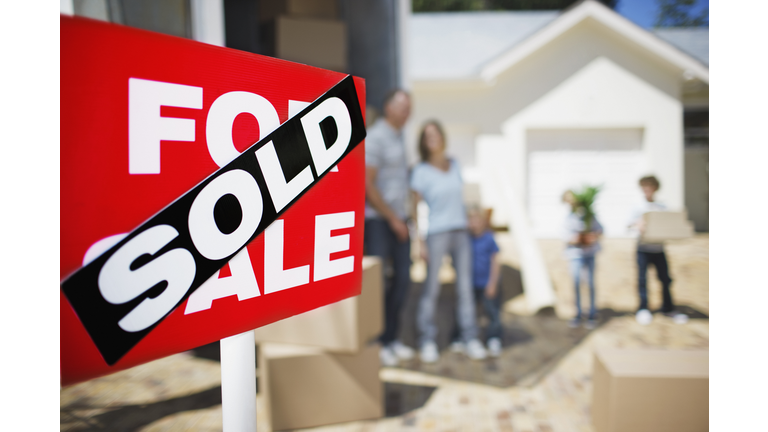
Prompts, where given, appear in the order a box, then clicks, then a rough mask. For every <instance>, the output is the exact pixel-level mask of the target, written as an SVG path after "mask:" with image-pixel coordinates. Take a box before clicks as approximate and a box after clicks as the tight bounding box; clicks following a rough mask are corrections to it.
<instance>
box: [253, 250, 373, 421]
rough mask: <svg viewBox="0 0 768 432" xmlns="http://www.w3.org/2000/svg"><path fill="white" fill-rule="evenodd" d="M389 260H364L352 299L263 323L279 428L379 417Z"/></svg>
mask: <svg viewBox="0 0 768 432" xmlns="http://www.w3.org/2000/svg"><path fill="white" fill-rule="evenodd" d="M382 296H383V293H382V266H381V261H380V260H379V259H378V258H374V257H364V258H363V288H362V292H361V294H360V295H359V296H357V297H352V298H348V299H346V300H342V301H340V302H337V303H333V304H330V305H328V306H324V307H321V308H318V309H315V310H312V311H309V312H306V313H304V314H301V315H297V316H294V317H291V318H288V319H285V320H282V321H278V322H276V323H273V324H270V325H268V326H264V327H261V328H258V329H256V331H255V333H256V342H257V343H258V344H259V350H258V352H259V358H258V366H259V394H260V397H261V398H263V400H264V406H265V408H266V412H264V413H259V416H264V415H266V416H267V417H268V422H269V423H270V424H271V428H272V430H283V429H297V428H305V427H313V426H320V425H325V424H332V423H341V422H348V421H356V420H365V419H372V418H379V417H381V416H383V414H384V407H383V402H382V401H383V397H382V384H381V382H380V381H379V367H380V365H379V355H378V352H379V346H378V344H375V343H373V344H371V343H369V342H370V341H372V340H374V339H375V338H376V337H377V336H378V335H379V334H380V333H381V331H382V328H383V313H382Z"/></svg>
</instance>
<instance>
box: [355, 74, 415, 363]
mask: <svg viewBox="0 0 768 432" xmlns="http://www.w3.org/2000/svg"><path fill="white" fill-rule="evenodd" d="M410 114H411V98H410V96H409V95H408V93H406V92H405V91H403V90H399V89H398V90H393V91H391V92H390V93H389V94H388V95H387V97H386V98H385V99H384V116H383V118H381V119H379V120H378V121H377V122H376V123H374V124H373V126H371V127H370V128H369V129H368V136H367V137H366V139H365V198H366V202H365V248H366V253H367V254H368V255H375V256H378V257H381V259H382V264H383V265H384V268H385V269H388V268H389V267H388V265H387V260H391V264H392V274H391V277H389V276H390V275H389V272H388V271H387V270H385V276H386V277H385V281H386V284H385V293H386V294H385V298H384V332H383V333H382V334H381V336H380V337H379V341H380V342H381V351H380V352H379V356H380V358H381V362H382V364H384V365H385V366H395V365H396V364H397V362H398V361H399V360H408V359H410V358H412V357H413V354H414V352H413V349H411V348H409V347H407V346H405V345H403V344H402V343H401V342H400V341H399V340H398V339H397V334H398V329H399V325H398V324H399V321H400V310H401V309H402V306H403V302H404V301H405V298H406V296H407V294H408V289H409V288H410V285H411V278H410V267H411V242H410V236H409V234H408V225H407V224H406V221H407V217H408V196H409V194H410V190H409V188H408V163H407V160H406V152H405V142H404V140H403V126H404V125H405V122H406V121H407V120H408V117H409V116H410Z"/></svg>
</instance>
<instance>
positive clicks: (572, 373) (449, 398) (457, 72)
mask: <svg viewBox="0 0 768 432" xmlns="http://www.w3.org/2000/svg"><path fill="white" fill-rule="evenodd" d="M61 11H62V13H68V14H74V15H78V16H84V17H89V18H94V19H99V20H104V21H110V22H113V23H118V24H123V25H128V26H133V27H139V28H143V29H147V30H152V31H157V32H161V33H166V34H170V35H174V36H180V37H185V38H191V39H195V40H198V41H201V42H205V43H211V44H215V45H220V46H226V47H230V48H234V49H238V50H243V51H248V52H252V53H256V54H262V55H268V56H274V57H277V58H282V59H286V60H290V61H295V62H300V63H304V64H308V65H312V66H317V67H321V68H326V69H331V70H335V71H339V72H346V73H350V74H353V75H356V76H360V77H363V78H365V79H366V87H367V104H368V108H367V110H368V112H367V116H368V119H367V120H368V125H369V126H370V125H371V124H372V123H373V122H374V121H375V120H376V119H377V117H379V115H380V113H381V112H382V103H383V101H384V97H385V95H386V94H387V92H388V91H389V90H391V89H393V88H403V89H406V90H407V91H408V92H409V93H410V94H411V97H412V104H413V111H412V115H411V118H410V121H409V122H408V124H407V125H406V129H405V135H406V140H405V141H406V146H407V148H408V151H409V162H410V164H414V163H416V162H417V161H418V152H417V149H416V147H417V145H416V142H417V133H418V131H419V128H420V125H421V124H422V123H423V122H424V121H425V120H427V119H430V118H436V119H439V120H440V121H441V122H442V123H443V125H444V126H445V129H446V134H447V141H448V152H449V153H450V154H451V156H452V157H454V158H456V159H457V160H458V161H459V163H460V165H461V167H462V175H463V178H464V181H465V201H466V202H467V203H474V204H478V205H480V206H481V207H483V208H488V209H492V218H491V225H492V227H493V230H494V232H495V237H496V241H497V243H498V244H499V246H500V248H501V258H502V265H503V270H502V289H503V300H504V308H503V310H504V316H503V322H504V327H505V339H504V345H505V351H504V353H503V355H502V356H501V357H499V358H498V359H489V360H487V361H486V362H483V363H481V364H475V363H472V362H470V361H469V360H466V359H464V358H462V357H460V356H451V355H446V356H444V358H442V359H441V360H440V362H439V363H438V364H437V365H436V366H433V367H432V366H430V367H427V366H425V365H421V364H419V363H418V362H415V361H414V362H411V363H407V364H403V365H401V366H400V367H397V368H382V369H381V370H380V371H378V364H376V370H377V371H378V372H377V373H378V374H379V377H380V379H381V381H382V382H383V383H384V384H383V386H384V387H383V388H384V389H383V393H382V395H380V396H381V399H382V401H381V404H382V405H381V406H382V407H383V411H382V413H381V414H382V415H381V416H380V417H381V418H379V419H373V420H371V419H370V417H371V416H368V417H365V416H362V417H361V418H359V419H355V418H353V417H354V416H352V418H349V419H347V420H345V421H342V422H336V423H339V424H340V425H338V424H337V425H336V426H326V428H325V429H324V430H401V429H408V430H422V429H424V430H452V429H455V430H458V429H462V430H516V431H517V430H521V431H523V430H528V431H560V430H597V429H594V426H593V418H592V416H593V414H591V413H592V411H591V406H592V405H591V404H592V385H593V383H592V377H593V354H594V352H595V350H596V349H598V348H600V347H640V348H643V347H645V348H648V347H651V348H663V349H672V348H674V349H683V350H686V349H690V350H693V349H699V350H706V349H708V346H709V336H708V335H709V333H708V328H709V327H708V326H709V324H708V314H709V279H708V269H709V237H708V231H709V3H708V0H601V1H597V0H586V1H573V0H208V1H206V0H158V1H151V0H61ZM651 174H652V175H655V176H656V177H657V178H658V179H659V180H660V182H661V189H660V190H659V192H658V199H659V200H662V201H664V202H665V203H666V204H667V206H668V207H669V209H670V210H674V211H686V212H687V218H688V219H689V220H690V221H691V222H692V223H693V226H694V228H695V231H696V234H695V235H694V236H693V237H689V238H687V239H681V240H674V241H669V242H667V255H668V259H669V261H670V272H671V273H672V277H673V279H674V280H675V282H674V292H675V299H676V302H677V303H678V305H679V306H680V309H681V310H683V311H685V312H686V313H687V314H688V315H689V317H690V318H691V319H690V321H689V323H688V324H686V325H684V326H680V325H676V324H674V323H673V322H672V321H671V320H665V319H664V318H661V319H657V320H656V321H654V323H653V325H651V326H645V327H641V326H638V325H636V323H635V322H634V311H635V309H636V306H637V291H636V278H637V269H636V266H635V262H634V260H635V256H634V247H635V239H634V238H633V237H632V235H631V233H630V232H629V231H628V230H627V224H628V222H629V217H630V211H631V209H632V207H633V205H634V204H635V203H636V202H637V201H638V200H641V199H642V194H641V191H640V189H639V187H638V184H637V181H638V179H639V178H640V177H642V176H645V175H651ZM584 185H601V186H602V189H601V192H600V193H599V195H598V197H597V201H596V203H595V212H596V214H597V215H598V217H599V219H600V221H601V223H602V225H603V227H604V230H605V239H604V241H603V251H602V252H601V253H600V254H599V255H598V258H597V260H598V261H597V273H596V285H597V293H598V294H597V303H598V309H599V310H600V311H601V318H600V322H601V324H600V326H599V327H598V328H597V329H595V330H585V329H575V330H574V329H568V328H567V326H566V324H565V321H564V320H565V319H568V318H570V317H572V316H573V315H574V313H575V308H574V306H573V303H574V294H573V282H572V280H571V277H570V273H569V270H568V267H567V266H568V263H567V260H565V259H564V258H563V257H562V251H563V248H564V242H563V240H562V239H561V237H562V235H561V229H562V228H561V227H562V224H563V220H564V219H565V218H566V216H567V215H568V213H569V212H570V208H569V207H568V206H567V205H565V204H564V203H563V202H562V200H561V196H562V194H563V192H564V191H565V190H568V189H577V188H580V187H582V186H584ZM416 250H417V248H416V247H414V251H416ZM385 270H386V269H385V268H384V269H383V271H384V272H385ZM379 271H382V269H379ZM424 273H425V270H424V263H423V262H422V261H421V260H420V259H419V258H418V255H417V254H416V252H414V265H413V267H412V271H411V274H412V280H413V283H414V289H412V290H411V295H410V297H409V299H408V300H407V302H406V307H405V310H404V313H403V330H402V333H403V334H402V340H403V341H404V342H406V343H407V344H409V345H411V346H414V344H415V334H414V333H415V330H414V328H413V327H414V323H413V321H414V317H413V315H414V314H415V303H416V301H417V299H418V293H419V292H420V286H421V285H420V284H421V283H422V282H423V280H424ZM441 281H442V282H443V283H444V284H445V286H444V289H443V290H442V292H441V298H440V303H439V304H440V305H442V306H440V307H444V308H448V309H449V310H450V308H451V307H452V306H451V305H452V304H454V303H455V300H454V298H453V295H454V294H453V288H452V283H453V274H452V271H451V269H450V267H449V266H447V265H446V266H445V269H444V271H443V272H442V273H441ZM364 289H365V288H364ZM649 289H650V296H651V297H650V301H651V303H652V308H657V307H658V306H659V305H660V304H661V294H660V285H659V283H658V282H657V281H656V279H655V277H654V273H653V271H651V274H650V275H649ZM439 321H440V323H439V327H440V329H441V330H440V332H441V334H442V335H444V336H441V337H444V339H441V340H439V341H438V344H439V345H440V347H441V349H442V348H445V347H446V346H447V345H448V343H449V341H448V340H447V333H448V331H447V329H450V327H451V326H452V325H453V314H452V313H450V312H446V313H444V317H443V318H439ZM217 349H218V348H217V347H216V346H209V347H202V348H201V349H199V350H195V351H194V352H190V353H183V354H179V355H177V356H172V357H169V358H167V359H162V360H158V361H157V362H153V363H150V364H147V365H143V366H139V367H137V368H134V369H131V370H129V371H125V372H121V373H118V374H115V375H112V376H110V377H104V378H99V379H97V380H93V381H90V382H88V383H83V384H79V385H77V386H73V387H70V388H64V389H62V398H61V407H62V408H61V409H62V416H61V426H62V430H190V429H192V430H208V429H210V430H220V427H221V421H220V420H221V417H220V416H221V411H220V410H221V407H220V403H221V401H220V393H217V391H218V390H217V387H216V386H217V385H218V384H217V379H219V378H218V376H217V374H218V373H219V371H220V369H216V368H217V366H216V365H217V363H216V362H217V354H216V351H217ZM261 358H262V357H260V359H261ZM376 361H378V359H376ZM169 371H170V372H169ZM184 377H186V378H184ZM259 379H262V375H260V378H259ZM219 382H220V381H219ZM259 391H260V396H262V399H260V403H262V404H264V403H265V402H264V400H263V391H262V389H261V388H260V390H259ZM339 391H342V390H339ZM217 395H218V396H217ZM217 397H218V400H217V399H216V398H217ZM217 404H219V405H218V408H216V406H217ZM265 410H266V408H264V409H263V410H261V411H260V413H263V412H265ZM266 417H268V416H263V417H260V420H259V421H260V422H263V421H267V420H264V418H266ZM350 422H351V423H350ZM321 423H322V422H321ZM306 425H307V426H310V425H311V426H316V425H317V426H319V425H320V424H319V423H317V424H312V422H311V421H310V422H309V423H307V424H306ZM269 427H270V425H269V424H265V425H264V428H269ZM334 427H335V429H334ZM606 430H607V429H606Z"/></svg>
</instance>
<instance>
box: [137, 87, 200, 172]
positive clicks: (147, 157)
mask: <svg viewBox="0 0 768 432" xmlns="http://www.w3.org/2000/svg"><path fill="white" fill-rule="evenodd" d="M161 106H172V107H180V108H193V109H202V108H203V89H202V87H193V86H188V85H181V84H172V83H165V82H160V81H150V80H144V79H138V78H129V79H128V172H129V173H130V174H160V141H162V140H170V141H195V121H194V120H193V119H182V118H173V117H161V116H160V107H161Z"/></svg>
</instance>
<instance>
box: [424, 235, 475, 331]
mask: <svg viewBox="0 0 768 432" xmlns="http://www.w3.org/2000/svg"><path fill="white" fill-rule="evenodd" d="M470 242H471V240H470V238H469V232H468V231H467V230H454V231H448V232H442V233H437V234H430V235H428V236H427V249H428V250H429V262H428V263H427V280H426V281H425V283H424V290H423V291H422V292H421V299H420V300H419V308H418V314H417V316H416V324H417V326H418V328H419V333H420V334H419V343H420V345H424V344H425V343H427V342H434V341H435V337H436V336H437V326H436V325H435V309H436V306H437V296H438V294H439V293H440V281H439V280H438V277H437V274H438V271H439V270H440V266H441V265H442V263H443V257H444V256H445V255H446V254H450V255H451V259H452V260H453V268H454V269H455V270H456V297H457V301H458V304H457V305H456V306H457V307H456V309H457V320H458V322H459V327H460V328H461V338H462V339H463V340H464V342H469V341H470V340H472V339H475V338H476V337H477V325H476V324H475V299H474V296H473V295H472V244H471V243H470Z"/></svg>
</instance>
